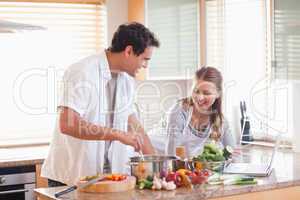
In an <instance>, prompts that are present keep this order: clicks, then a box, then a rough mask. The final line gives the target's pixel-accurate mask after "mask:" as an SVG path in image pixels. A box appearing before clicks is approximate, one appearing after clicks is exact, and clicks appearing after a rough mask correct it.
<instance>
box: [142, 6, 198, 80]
mask: <svg viewBox="0 0 300 200" xmlns="http://www.w3.org/2000/svg"><path fill="white" fill-rule="evenodd" d="M198 11H199V9H198V0H164V1H160V0H147V2H146V22H147V26H148V27H149V28H150V30H152V31H153V32H154V33H155V34H156V35H157V37H158V39H159V40H160V41H161V47H160V48H159V49H157V50H156V52H155V53H154V55H153V57H152V59H151V61H150V63H149V77H150V78H163V77H168V78H171V77H173V78H174V77H175V78H176V77H181V78H184V77H185V78H187V77H186V76H190V75H191V74H193V72H194V71H195V69H197V66H198V60H199V59H198V58H199V50H198V49H199V48H198V46H199V39H198V38H199V36H198V29H199V20H198V19H199V15H198V13H199V12H198Z"/></svg>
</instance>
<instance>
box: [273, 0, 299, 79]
mask: <svg viewBox="0 0 300 200" xmlns="http://www.w3.org/2000/svg"><path fill="white" fill-rule="evenodd" d="M274 9H275V10H274V60H275V62H273V64H274V65H273V68H272V70H273V74H272V75H273V78H274V79H281V80H300V67H299V65H300V58H299V53H300V23H299V21H300V4H299V1H296V0H284V1H283V0H275V1H274Z"/></svg>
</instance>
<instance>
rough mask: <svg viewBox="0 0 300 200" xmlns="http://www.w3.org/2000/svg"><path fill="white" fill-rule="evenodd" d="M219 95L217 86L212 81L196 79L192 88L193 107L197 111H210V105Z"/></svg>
mask: <svg viewBox="0 0 300 200" xmlns="http://www.w3.org/2000/svg"><path fill="white" fill-rule="evenodd" d="M218 97H219V93H218V90H217V87H216V85H215V84H214V83H212V82H209V81H204V80H198V81H197V82H196V84H195V86H194V88H193V92H192V99H193V103H194V106H195V108H196V109H197V110H198V111H199V112H201V111H202V112H206V113H207V111H210V109H211V106H212V105H213V103H214V102H215V100H216V99H217V98H218Z"/></svg>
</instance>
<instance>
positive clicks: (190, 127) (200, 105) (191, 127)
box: [166, 67, 235, 158]
mask: <svg viewBox="0 0 300 200" xmlns="http://www.w3.org/2000/svg"><path fill="white" fill-rule="evenodd" d="M222 82H223V78H222V75H221V73H220V72H219V71H218V70H217V69H216V68H213V67H202V68H200V69H199V70H197V71H196V73H195V80H194V86H193V90H192V95H191V97H187V98H185V99H182V100H179V101H178V102H177V103H176V104H175V105H174V106H173V107H172V108H171V112H170V115H169V118H168V127H167V132H168V141H167V146H166V154H168V155H175V150H176V147H179V146H184V147H185V151H186V154H187V155H186V156H187V157H189V158H190V157H193V156H196V155H199V154H200V153H201V152H202V148H203V146H204V143H207V142H210V141H212V140H214V141H215V142H216V143H217V144H218V145H219V146H221V147H224V146H226V145H230V146H233V147H234V146H235V141H234V138H233V136H232V134H231V132H230V130H229V126H228V123H227V121H226V120H225V119H224V116H223V113H222Z"/></svg>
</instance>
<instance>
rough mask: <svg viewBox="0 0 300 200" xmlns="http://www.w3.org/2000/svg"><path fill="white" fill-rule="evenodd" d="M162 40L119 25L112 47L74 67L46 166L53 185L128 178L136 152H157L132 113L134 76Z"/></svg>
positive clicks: (45, 174) (136, 25)
mask: <svg viewBox="0 0 300 200" xmlns="http://www.w3.org/2000/svg"><path fill="white" fill-rule="evenodd" d="M154 47H159V41H158V40H157V39H156V38H155V36H154V35H153V33H152V32H150V31H149V30H148V29H147V28H146V27H144V26H143V25H142V24H139V23H130V24H124V25H121V26H119V28H118V30H117V31H116V32H115V34H114V36H113V39H112V43H111V46H110V48H108V49H107V50H105V51H104V52H102V53H101V54H99V55H93V56H90V57H88V58H85V59H83V60H81V61H79V62H78V63H75V64H73V65H72V66H70V67H69V68H68V69H67V70H66V72H65V74H64V77H63V84H64V89H63V92H62V98H61V101H60V103H59V115H58V119H57V123H56V127H55V131H54V135H53V139H52V142H51V145H50V151H49V154H48V156H47V158H46V160H45V162H44V164H43V167H42V176H43V177H46V178H48V179H49V184H50V185H53V184H54V185H57V184H61V183H64V184H68V185H71V184H76V183H77V181H78V180H79V179H80V177H82V176H90V175H95V174H97V173H110V172H112V173H126V172H128V168H129V166H128V165H126V163H127V162H128V161H129V157H130V156H132V155H133V153H134V151H136V152H143V153H144V154H152V153H154V149H153V147H152V145H151V143H150V140H149V138H148V136H147V135H146V134H145V131H144V130H143V128H142V126H141V124H140V123H139V121H138V120H137V119H136V117H135V115H134V112H133V105H132V103H133V96H134V89H133V82H134V79H133V77H135V76H136V74H137V73H138V71H139V69H141V68H142V67H144V68H146V67H147V64H148V61H149V60H150V58H151V55H152V51H153V49H154Z"/></svg>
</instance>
